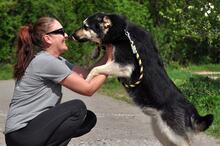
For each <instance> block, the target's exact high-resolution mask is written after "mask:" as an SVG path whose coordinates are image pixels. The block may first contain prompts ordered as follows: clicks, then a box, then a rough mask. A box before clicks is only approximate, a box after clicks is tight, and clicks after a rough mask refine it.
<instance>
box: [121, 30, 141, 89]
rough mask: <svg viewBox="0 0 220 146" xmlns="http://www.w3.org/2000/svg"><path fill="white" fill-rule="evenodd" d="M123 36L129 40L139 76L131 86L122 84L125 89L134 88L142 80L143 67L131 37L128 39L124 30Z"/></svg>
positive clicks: (128, 35) (127, 33) (127, 34)
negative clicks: (138, 67) (137, 65)
mask: <svg viewBox="0 0 220 146" xmlns="http://www.w3.org/2000/svg"><path fill="white" fill-rule="evenodd" d="M125 35H126V36H127V37H128V39H129V41H130V44H131V49H132V52H133V54H134V55H135V56H136V58H137V60H138V64H139V66H140V76H139V78H138V81H136V82H135V83H133V84H126V83H123V84H124V86H125V87H126V88H133V87H136V86H137V85H138V84H140V83H141V80H142V78H143V76H144V73H143V71H144V67H143V64H142V61H141V59H140V55H139V54H138V52H137V49H136V46H135V45H134V41H132V39H131V37H130V33H129V32H128V31H127V30H125Z"/></svg>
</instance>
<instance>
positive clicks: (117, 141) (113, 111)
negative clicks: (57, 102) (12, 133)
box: [0, 80, 220, 146]
mask: <svg viewBox="0 0 220 146" xmlns="http://www.w3.org/2000/svg"><path fill="white" fill-rule="evenodd" d="M13 87H14V81H12V80H8V81H0V146H6V145H5V142H4V135H3V134H2V132H3V130H4V122H5V116H6V113H7V110H8V104H9V99H10V97H11V96H12V94H13ZM63 95H64V97H63V102H64V101H68V100H71V99H76V98H78V99H82V100H83V101H84V102H85V103H86V105H87V108H88V109H90V110H92V111H94V112H95V113H96V115H97V117H98V122H97V125H96V127H95V128H94V129H93V130H92V131H91V132H90V133H88V134H86V135H84V136H82V137H79V138H74V139H72V140H71V142H70V144H69V145H68V146H161V144H160V143H159V142H158V141H157V139H156V138H155V137H154V136H153V133H152V130H151V127H150V119H149V117H148V116H146V115H144V114H143V113H142V112H141V111H140V109H139V108H138V107H136V106H133V105H130V104H127V103H125V102H122V101H117V100H115V99H113V98H111V97H106V96H102V95H98V94H96V95H94V96H93V97H85V96H80V95H78V94H75V93H73V92H72V91H70V90H68V89H66V88H64V90H63ZM193 143H194V146H220V141H219V140H216V139H214V138H212V137H210V136H207V135H205V134H200V135H197V136H196V137H195V138H194V141H193Z"/></svg>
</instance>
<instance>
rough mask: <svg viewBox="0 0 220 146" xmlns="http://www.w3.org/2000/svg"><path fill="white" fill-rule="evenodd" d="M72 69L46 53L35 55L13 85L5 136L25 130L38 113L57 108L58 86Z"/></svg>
mask: <svg viewBox="0 0 220 146" xmlns="http://www.w3.org/2000/svg"><path fill="white" fill-rule="evenodd" d="M72 67H73V65H72V64H71V63H69V62H68V61H67V60H65V59H64V58H62V57H58V58H56V57H54V56H52V55H50V54H48V53H47V52H45V51H41V52H40V53H38V54H37V55H36V56H35V58H34V59H33V60H32V61H31V63H30V64H29V66H28V67H27V69H26V71H25V74H24V76H23V77H22V78H21V80H19V81H17V82H16V83H15V88H14V94H13V97H12V99H11V103H10V108H9V112H8V116H7V119H6V126H5V134H6V133H9V132H12V131H15V130H18V129H20V128H23V127H25V126H26V125H27V124H28V122H29V121H30V120H32V119H33V118H35V117H36V116H38V115H39V114H40V113H42V112H44V111H46V110H48V109H50V108H51V107H54V106H55V105H56V104H59V103H60V101H61V98H62V92H61V85H60V84H59V82H60V81H62V80H63V79H64V78H66V77H67V76H68V75H70V74H71V73H72V71H71V69H72Z"/></svg>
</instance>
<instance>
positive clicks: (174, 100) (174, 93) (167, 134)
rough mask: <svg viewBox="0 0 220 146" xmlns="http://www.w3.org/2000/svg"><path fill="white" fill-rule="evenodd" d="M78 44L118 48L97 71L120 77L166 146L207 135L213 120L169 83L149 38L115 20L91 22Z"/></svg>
mask: <svg viewBox="0 0 220 146" xmlns="http://www.w3.org/2000/svg"><path fill="white" fill-rule="evenodd" d="M72 37H73V39H76V40H78V41H92V42H95V43H98V44H100V45H105V44H113V49H114V51H113V56H114V57H113V61H112V62H111V63H108V64H106V65H102V66H98V67H96V68H94V69H93V70H92V71H91V72H90V74H89V75H88V78H87V80H90V79H91V78H92V77H93V76H95V75H97V74H99V73H105V74H110V75H114V76H117V77H118V78H119V80H120V82H121V83H122V84H123V85H124V86H125V89H126V90H127V92H128V93H129V95H130V97H132V99H133V100H134V102H135V103H136V104H137V105H139V106H140V108H141V109H142V110H143V112H144V113H145V114H147V115H150V116H151V119H152V127H153V130H154V134H155V136H156V137H157V138H158V139H159V141H160V142H161V143H162V144H163V145H164V146H190V145H191V141H190V133H198V132H201V131H204V130H206V129H207V128H208V127H209V126H210V125H211V123H212V121H213V115H211V114H209V115H206V116H200V115H199V114H198V112H197V110H196V108H195V107H194V106H193V105H192V104H191V103H190V102H189V101H187V99H186V98H185V97H184V96H183V94H182V93H181V91H180V90H179V89H178V88H177V87H176V86H175V84H174V83H173V82H172V81H171V79H170V78H169V77H168V75H167V73H166V71H165V68H164V66H163V62H162V60H161V59H160V56H159V53H158V51H157V48H156V46H155V44H154V42H153V40H152V38H151V36H150V34H149V33H148V32H146V31H144V30H143V29H141V28H140V27H138V26H136V25H134V24H132V23H130V22H128V21H126V20H125V19H124V18H123V17H121V16H119V15H116V14H104V13H97V14H94V15H92V16H89V17H88V18H87V19H86V20H85V21H84V22H83V27H82V28H80V29H78V30H76V31H75V32H74V33H73V35H72Z"/></svg>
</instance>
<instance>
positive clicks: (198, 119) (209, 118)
mask: <svg viewBox="0 0 220 146" xmlns="http://www.w3.org/2000/svg"><path fill="white" fill-rule="evenodd" d="M213 120H214V117H213V115H212V114H208V115H206V116H199V115H198V114H197V115H196V114H194V115H193V116H192V117H191V124H192V128H193V130H194V131H195V132H202V131H205V130H206V129H208V128H209V126H210V125H211V124H212V122H213Z"/></svg>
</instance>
